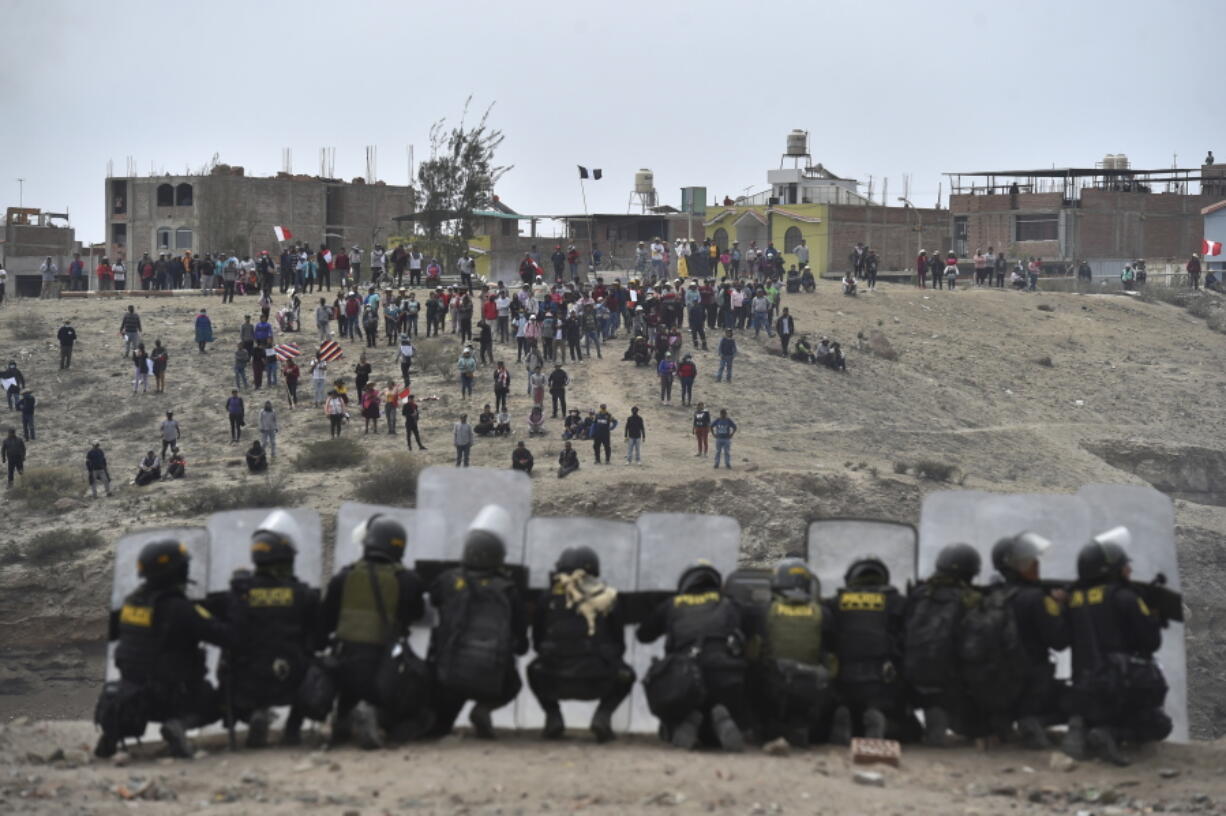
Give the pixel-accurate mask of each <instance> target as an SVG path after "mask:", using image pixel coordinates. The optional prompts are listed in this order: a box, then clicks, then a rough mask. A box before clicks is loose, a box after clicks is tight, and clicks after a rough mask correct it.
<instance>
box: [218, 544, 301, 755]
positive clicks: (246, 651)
mask: <svg viewBox="0 0 1226 816" xmlns="http://www.w3.org/2000/svg"><path fill="white" fill-rule="evenodd" d="M295 554H296V551H295V549H294V545H293V542H291V541H290V540H289V539H288V538H287V537H285V536H284V535H281V534H279V533H276V532H273V531H269V530H258V531H256V533H255V535H254V536H252V542H251V560H252V561H253V562H254V564H255V574H254V575H253V574H251V573H249V572H247V571H245V570H244V571H242V572H239V573H236V574H235V576H234V578H233V579H232V580H231V582H230V593H229V594H230V596H231V599H230V601H229V603H228V606H229V608H230V609H232V610H234V614H235V615H236V616H237V618H236V621H235V623H236V625H238V626H240V627H241V629H240V631H241V635H240V636H239V638H238V643H237V644H236V645H235V648H234V649H233V650H231V651H229V652H227V653H226V654H225V655H223V658H222V665H221V666H220V668H219V669H218V677H219V679H220V681H221V696H222V699H224V700H226V701H227V702H228V703H230V704H232V705H233V711H232V716H233V717H234V718H235V719H238V720H242V721H244V722H246V723H248V725H249V730H248V732H247V747H248V748H259V747H262V746H263V745H265V744H267V741H268V727H269V725H270V724H271V722H272V713H271V712H270V711H269V709H270V708H271V707H272V706H284V705H288V706H290V714H289V719H288V720H287V721H286V725H285V732H284V735H283V737H284V742H285V743H286V744H291V745H292V744H297V743H298V742H299V740H300V731H301V728H302V720H303V715H302V713H301V711H300V710H299V707H298V705H297V696H298V689H299V686H300V685H301V683H302V678H303V676H304V675H305V674H306V671H307V667H308V666H309V665H310V663H311V660H312V658H313V655H314V653H315V651H316V649H318V648H321V647H322V646H323V644H322V643H321V642H320V638H319V616H320V602H319V590H317V589H314V588H312V587H309V586H307V585H306V584H304V583H303V582H302V581H299V580H298V579H297V578H296V577H294V555H295Z"/></svg>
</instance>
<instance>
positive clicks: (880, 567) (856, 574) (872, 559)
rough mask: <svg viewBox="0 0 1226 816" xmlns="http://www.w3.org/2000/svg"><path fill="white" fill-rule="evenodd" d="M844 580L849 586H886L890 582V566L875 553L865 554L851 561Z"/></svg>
mask: <svg viewBox="0 0 1226 816" xmlns="http://www.w3.org/2000/svg"><path fill="white" fill-rule="evenodd" d="M843 581H844V583H846V584H847V586H849V587H855V586H886V585H887V584H889V583H890V568H889V567H887V566H886V565H885V562H884V561H882V560H881V559H880V558H878V557H877V556H875V555H869V556H865V557H864V558H860V559H857V560H855V561H852V562H851V566H850V567H848V568H847V573H846V574H845V575H844V576H843Z"/></svg>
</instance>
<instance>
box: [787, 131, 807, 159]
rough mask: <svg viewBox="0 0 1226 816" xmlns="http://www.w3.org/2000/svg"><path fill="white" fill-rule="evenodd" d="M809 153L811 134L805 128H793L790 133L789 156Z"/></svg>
mask: <svg viewBox="0 0 1226 816" xmlns="http://www.w3.org/2000/svg"><path fill="white" fill-rule="evenodd" d="M808 154H809V134H808V132H806V131H803V130H793V131H792V132H791V133H789V134H788V152H787V155H789V156H807V155H808Z"/></svg>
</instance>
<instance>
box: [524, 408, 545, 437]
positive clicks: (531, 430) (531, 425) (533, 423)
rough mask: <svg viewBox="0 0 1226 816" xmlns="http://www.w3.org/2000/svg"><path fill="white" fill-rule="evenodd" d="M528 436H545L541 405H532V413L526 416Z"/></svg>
mask: <svg viewBox="0 0 1226 816" xmlns="http://www.w3.org/2000/svg"><path fill="white" fill-rule="evenodd" d="M528 435H529V436H544V435H545V408H544V406H541V405H533V406H532V412H531V413H530V414H528Z"/></svg>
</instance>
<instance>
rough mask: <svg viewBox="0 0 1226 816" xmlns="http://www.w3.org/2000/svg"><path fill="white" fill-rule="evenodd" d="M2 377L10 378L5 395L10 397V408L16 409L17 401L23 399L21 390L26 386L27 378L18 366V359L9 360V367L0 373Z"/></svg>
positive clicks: (11, 409)
mask: <svg viewBox="0 0 1226 816" xmlns="http://www.w3.org/2000/svg"><path fill="white" fill-rule="evenodd" d="M0 377H3V378H4V379H6V380H10V383H9V386H8V388H6V389H5V391H4V395H5V396H6V397H7V398H8V403H9V410H10V411H16V410H17V403H18V402H20V401H21V392H22V390H24V389H25V387H26V378H25V377H24V376H23V375H22V373H21V371H20V369H18V368H17V361H16V360H9V367H8V368H7V369H5V371H4V372H3V373H0Z"/></svg>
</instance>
